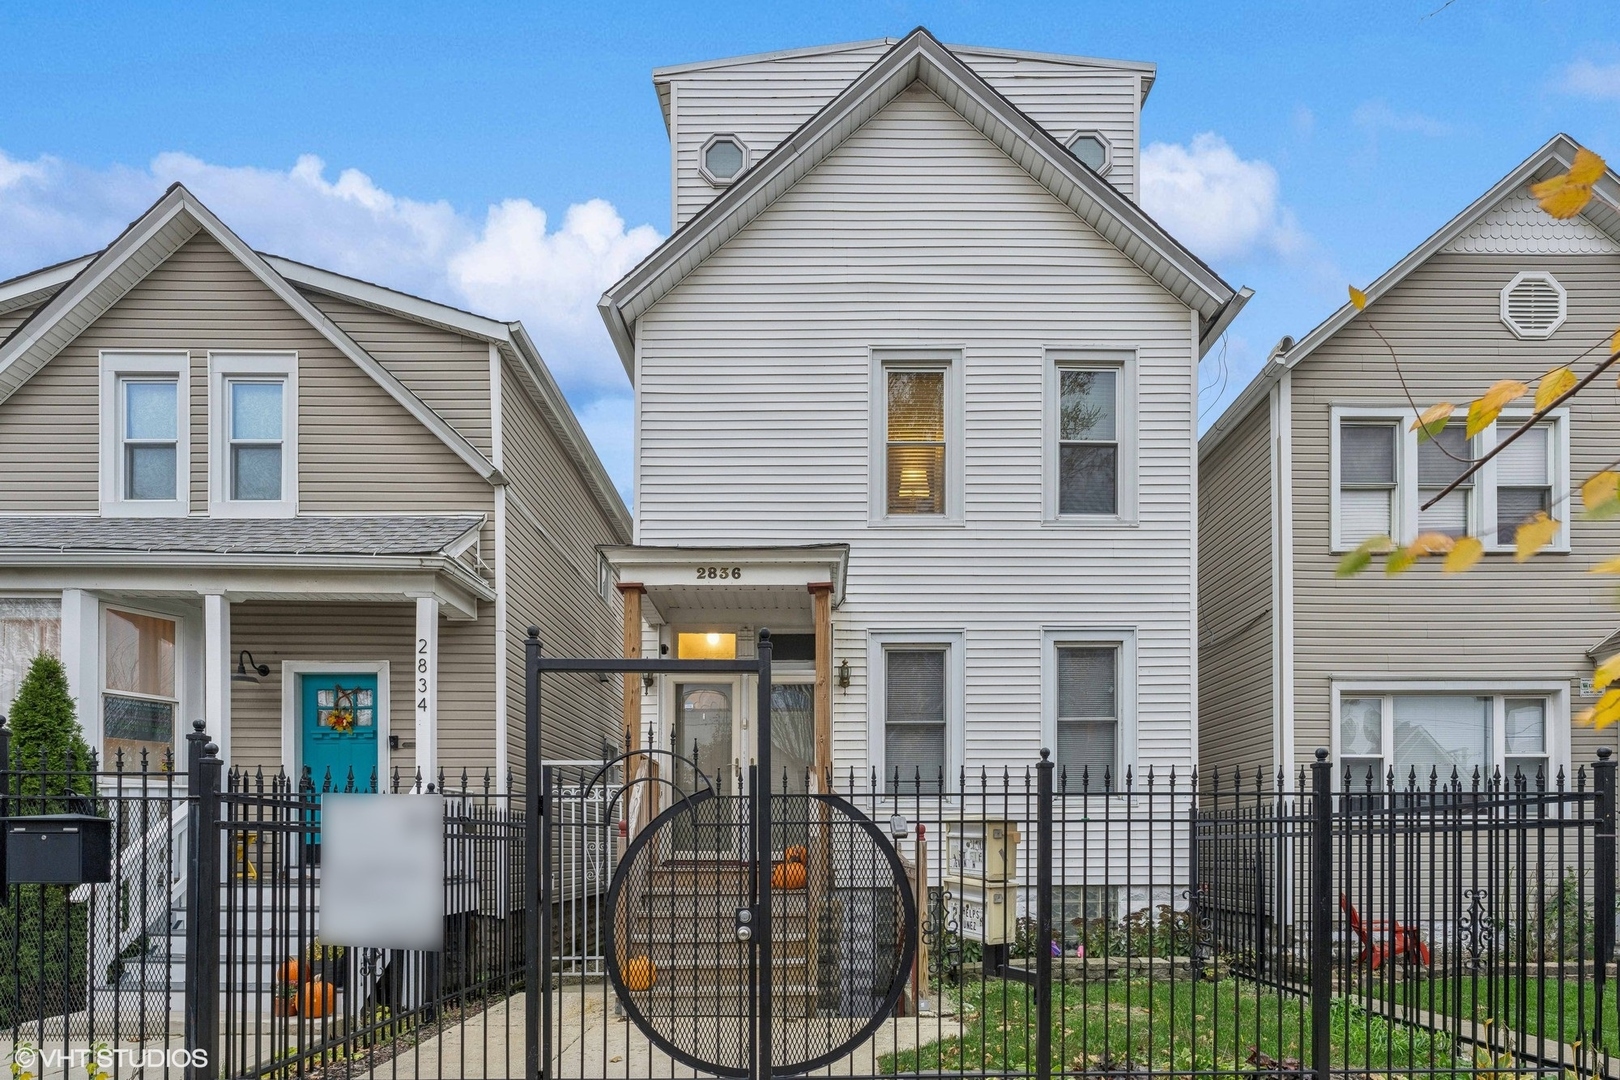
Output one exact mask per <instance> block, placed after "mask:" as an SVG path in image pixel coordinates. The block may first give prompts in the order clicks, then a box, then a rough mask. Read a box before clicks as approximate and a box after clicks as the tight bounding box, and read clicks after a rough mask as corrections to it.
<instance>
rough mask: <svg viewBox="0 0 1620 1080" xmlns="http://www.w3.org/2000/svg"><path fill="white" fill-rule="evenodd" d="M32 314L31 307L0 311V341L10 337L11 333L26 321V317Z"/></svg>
mask: <svg viewBox="0 0 1620 1080" xmlns="http://www.w3.org/2000/svg"><path fill="white" fill-rule="evenodd" d="M33 313H34V309H33V308H31V307H25V308H17V309H16V310H15V311H0V341H4V340H6V338H8V337H10V336H11V332H12V331H13V330H15V329H17V327H19V326H21V325H22V324H23V323H25V322H27V321H28V316H30V315H32V314H33Z"/></svg>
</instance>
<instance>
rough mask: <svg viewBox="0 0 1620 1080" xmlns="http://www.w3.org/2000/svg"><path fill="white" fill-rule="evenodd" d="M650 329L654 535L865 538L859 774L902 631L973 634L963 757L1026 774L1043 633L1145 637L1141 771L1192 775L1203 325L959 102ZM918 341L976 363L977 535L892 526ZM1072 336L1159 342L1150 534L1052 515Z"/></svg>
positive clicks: (814, 186) (862, 161)
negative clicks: (872, 657)
mask: <svg viewBox="0 0 1620 1080" xmlns="http://www.w3.org/2000/svg"><path fill="white" fill-rule="evenodd" d="M638 333H639V339H638V345H639V355H640V366H639V372H640V377H639V381H638V417H637V423H638V432H639V448H640V461H639V475H638V490H637V504H638V505H637V515H638V529H639V531H638V540H639V542H641V543H643V544H654V545H673V544H688V545H701V544H739V545H749V544H814V543H842V542H849V543H851V545H852V551H851V555H850V561H849V581H848V587H847V594H846V598H845V600H844V603H843V605H842V607H841V608H840V609H839V610H838V611H837V612H836V613H835V616H834V622H835V648H836V650H837V652H836V655H837V656H838V659H839V660H840V662H841V661H843V660H844V659H846V658H847V659H848V660H849V663H850V667H851V676H852V683H851V685H850V687H849V688H848V689H847V690H844V689H840V690H838V691H836V692H835V694H834V711H835V722H834V744H835V745H834V758H835V761H836V762H837V764H838V767H839V768H840V769H842V768H844V767H846V766H853V767H855V768H856V769H858V770H859V769H863V768H864V767H865V762H866V761H867V738H868V726H867V717H866V711H867V684H868V678H867V673H866V670H865V668H866V655H867V653H866V641H867V634H868V632H870V631H877V630H889V629H892V630H929V631H933V630H937V631H941V632H946V631H953V630H954V631H960V632H962V633H963V635H964V639H963V640H964V642H965V661H966V688H965V719H966V730H965V733H964V740H965V741H964V746H965V759H966V761H967V762H968V764H969V765H971V766H977V765H979V764H987V765H993V766H999V765H1000V764H1001V763H1004V762H1005V763H1008V764H1018V765H1020V766H1021V765H1022V764H1023V763H1027V762H1029V761H1031V760H1034V757H1035V754H1036V751H1037V749H1038V747H1039V745H1040V739H1041V734H1040V732H1041V724H1040V722H1039V721H1040V714H1041V630H1042V627H1054V628H1056V627H1097V628H1120V627H1127V628H1132V629H1134V630H1135V632H1136V634H1137V652H1138V673H1137V674H1138V680H1137V681H1138V722H1139V732H1138V739H1139V753H1138V760H1139V761H1140V762H1142V763H1147V762H1154V763H1157V764H1159V765H1168V764H1171V763H1178V764H1180V765H1182V766H1183V767H1185V765H1187V764H1189V763H1190V762H1191V761H1192V758H1193V747H1192V746H1191V738H1190V733H1191V713H1192V709H1193V704H1194V703H1193V695H1192V688H1191V679H1192V670H1191V669H1192V648H1193V641H1192V626H1191V620H1192V603H1191V595H1190V594H1191V588H1192V505H1191V503H1192V488H1191V479H1192V456H1193V408H1194V401H1195V393H1194V381H1193V372H1194V358H1193V355H1192V341H1191V336H1192V332H1191V319H1190V314H1189V312H1188V309H1187V308H1186V307H1185V306H1184V305H1182V304H1180V303H1179V302H1177V301H1176V300H1174V299H1173V298H1172V297H1170V296H1169V295H1168V294H1166V293H1165V292H1164V291H1163V290H1162V289H1160V288H1159V287H1158V286H1157V285H1156V284H1154V283H1153V281H1152V279H1150V278H1149V277H1148V276H1147V275H1146V274H1144V273H1142V271H1141V270H1140V269H1139V268H1138V267H1136V266H1135V265H1133V264H1131V263H1130V262H1129V261H1128V260H1126V259H1125V258H1124V257H1123V256H1122V255H1121V254H1120V253H1119V251H1118V250H1117V249H1116V248H1114V247H1113V246H1112V245H1110V244H1108V243H1107V242H1106V241H1105V240H1103V239H1102V238H1101V237H1099V236H1098V235H1097V234H1096V233H1095V232H1093V231H1092V230H1091V229H1090V228H1089V227H1087V226H1086V225H1085V224H1084V223H1083V222H1081V221H1080V220H1079V219H1078V218H1077V217H1076V216H1075V215H1074V214H1073V213H1071V212H1070V211H1069V210H1068V209H1067V208H1066V207H1064V206H1063V205H1062V204H1061V203H1059V202H1058V201H1057V200H1055V199H1054V198H1052V196H1051V195H1050V193H1048V192H1047V191H1046V190H1045V189H1044V188H1042V187H1040V186H1039V185H1037V184H1036V183H1035V181H1033V180H1032V179H1031V178H1030V177H1029V175H1028V174H1026V173H1025V172H1024V171H1023V170H1021V169H1020V168H1018V166H1017V165H1016V164H1014V163H1013V162H1012V161H1010V160H1009V159H1008V158H1007V157H1005V156H1004V155H1003V154H1002V153H1001V152H1000V151H999V150H997V149H996V148H995V147H994V146H993V145H992V144H991V143H990V142H988V141H987V140H985V139H984V138H983V137H982V136H981V135H980V134H979V133H978V131H977V130H976V129H974V128H972V127H971V126H969V125H968V124H967V123H965V122H964V121H963V120H962V119H961V118H960V117H959V116H957V114H956V113H954V112H953V111H952V110H951V109H950V108H949V107H947V106H946V105H945V104H944V103H943V102H941V101H940V100H939V99H938V98H937V97H935V96H933V95H932V94H930V93H929V92H927V91H926V90H924V89H921V88H919V87H914V88H913V89H911V90H909V91H907V92H906V93H904V94H902V95H901V96H900V97H899V98H897V99H896V100H895V101H894V102H893V103H891V104H890V105H889V106H888V107H887V108H885V109H884V110H883V111H881V112H880V113H879V114H878V115H877V116H875V117H874V118H873V119H872V120H871V121H870V122H869V123H868V124H866V125H865V126H864V127H863V128H862V129H860V130H859V131H857V132H856V133H855V134H854V135H852V136H851V137H850V138H849V139H848V140H847V141H846V142H845V143H844V144H843V145H842V146H841V147H839V148H838V149H837V150H836V151H834V152H833V153H832V154H831V155H830V156H829V157H828V158H827V160H826V161H825V162H823V163H822V164H821V165H820V166H819V167H818V168H817V169H816V170H814V171H813V172H812V173H810V175H809V176H807V177H806V178H805V179H804V180H802V181H801V182H800V183H799V184H797V185H796V186H795V187H794V188H792V189H791V190H789V191H788V192H786V193H785V194H783V195H782V197H781V198H780V199H778V200H777V202H776V203H775V204H773V205H772V207H771V208H770V209H768V210H767V211H765V213H763V214H762V215H761V216H760V217H759V218H758V219H757V220H755V221H754V222H753V223H752V224H751V225H749V226H748V227H747V228H746V229H744V230H743V231H742V232H741V233H739V234H738V235H737V236H736V237H735V238H733V239H732V240H730V241H729V242H728V243H727V244H726V245H725V246H724V247H722V248H721V249H720V250H719V251H718V252H717V253H716V254H715V255H714V256H713V257H711V258H710V259H709V260H708V261H707V262H706V263H705V264H704V265H703V266H701V267H699V268H698V269H697V270H696V271H694V272H693V273H692V274H691V276H689V277H688V278H687V279H686V280H685V281H684V282H683V283H682V284H681V285H680V286H679V287H678V288H676V289H675V290H674V291H673V292H672V293H671V294H670V295H669V296H668V297H667V298H665V299H664V300H663V301H662V302H661V303H660V304H659V305H658V306H657V307H655V308H654V309H653V310H652V311H651V312H649V313H648V314H647V315H646V316H645V317H644V318H643V319H642V320H641V323H640V326H639V330H638ZM908 345H909V346H931V347H936V348H949V349H960V350H961V351H962V356H963V358H964V359H963V363H964V376H965V378H964V394H963V398H964V401H965V411H964V417H963V427H964V434H965V450H964V454H965V468H966V471H965V479H964V485H963V488H962V494H963V495H964V496H965V507H964V514H963V519H964V523H963V524H962V525H940V526H936V525H925V526H920V527H919V526H910V525H899V526H896V525H870V524H869V502H868V457H867V455H868V449H869V447H868V442H869V424H870V419H869V417H870V414H869V401H868V389H869V382H870V379H871V352H870V350H871V349H872V348H874V347H877V346H908ZM1063 346H1071V347H1082V346H1083V347H1093V348H1112V349H1131V350H1136V355H1137V357H1138V367H1139V378H1138V382H1139V407H1138V410H1137V413H1138V424H1139V428H1140V433H1139V445H1140V470H1139V471H1140V496H1139V505H1140V524H1139V525H1136V526H1134V527H1132V526H1119V525H1112V526H1074V525H1069V524H1064V525H1051V524H1047V523H1046V522H1045V521H1044V516H1043V509H1042V508H1043V502H1042V491H1043V488H1042V485H1043V454H1044V438H1045V436H1044V432H1043V419H1042V400H1043V398H1042V395H1043V375H1044V371H1045V364H1046V363H1047V359H1046V350H1047V349H1048V348H1052V347H1063Z"/></svg>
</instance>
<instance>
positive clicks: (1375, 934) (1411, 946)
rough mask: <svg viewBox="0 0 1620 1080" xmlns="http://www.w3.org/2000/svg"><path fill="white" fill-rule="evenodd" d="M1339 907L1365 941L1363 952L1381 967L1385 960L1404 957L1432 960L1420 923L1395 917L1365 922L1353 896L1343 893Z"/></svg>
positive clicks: (1366, 957) (1426, 961)
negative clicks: (1354, 902) (1353, 901)
mask: <svg viewBox="0 0 1620 1080" xmlns="http://www.w3.org/2000/svg"><path fill="white" fill-rule="evenodd" d="M1339 910H1340V911H1342V912H1344V913H1345V914H1347V915H1349V916H1350V932H1351V933H1352V934H1354V935H1356V937H1357V938H1358V939H1359V940H1360V941H1361V956H1360V957H1359V958H1358V959H1361V960H1366V961H1368V962H1369V963H1370V964H1371V966H1372V969H1373V970H1374V971H1377V970H1378V969H1379V968H1381V967H1383V966H1384V961H1385V960H1394V959H1397V958H1403V959H1405V960H1408V961H1411V962H1413V963H1421V964H1423V965H1424V966H1425V967H1427V966H1428V964H1429V946H1428V944H1427V943H1425V942H1424V940H1423V938H1422V936H1421V935H1419V933H1418V930H1417V927H1415V926H1407V925H1405V924H1404V923H1398V922H1395V921H1394V920H1393V919H1374V920H1373V921H1372V922H1365V923H1364V922H1362V921H1361V913H1360V912H1358V911H1356V907H1355V905H1354V904H1352V903H1351V902H1350V897H1348V896H1346V895H1345V894H1344V893H1340V894H1339Z"/></svg>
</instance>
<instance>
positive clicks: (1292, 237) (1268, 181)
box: [1142, 131, 1304, 259]
mask: <svg viewBox="0 0 1620 1080" xmlns="http://www.w3.org/2000/svg"><path fill="white" fill-rule="evenodd" d="M1279 191H1280V184H1279V182H1278V179H1277V170H1276V169H1274V168H1272V167H1271V166H1270V165H1269V164H1267V163H1266V162H1264V161H1255V160H1245V159H1243V158H1241V157H1239V156H1238V154H1237V152H1236V151H1235V150H1233V149H1232V148H1231V146H1229V145H1227V142H1226V140H1225V139H1223V138H1221V137H1220V136H1219V135H1217V134H1215V133H1214V132H1212V131H1206V132H1204V133H1203V134H1201V135H1197V136H1194V138H1193V140H1192V143H1191V144H1190V145H1188V146H1182V145H1180V144H1179V143H1152V144H1150V145H1149V146H1148V148H1147V149H1146V150H1144V151H1142V205H1143V207H1144V208H1146V210H1147V212H1148V213H1150V214H1152V215H1153V217H1154V218H1155V219H1156V220H1157V221H1158V222H1159V223H1160V224H1161V225H1163V226H1164V227H1165V228H1167V229H1169V230H1170V233H1171V234H1172V235H1173V236H1175V237H1176V239H1178V240H1180V241H1181V242H1182V243H1184V244H1186V245H1187V246H1188V247H1189V248H1191V249H1192V250H1193V252H1194V253H1196V254H1197V255H1199V256H1200V257H1201V258H1205V259H1227V258H1236V257H1240V256H1245V255H1249V254H1252V253H1254V252H1257V251H1271V252H1274V253H1276V254H1281V255H1290V254H1293V253H1294V252H1296V251H1297V250H1299V248H1300V247H1301V245H1302V244H1303V242H1304V237H1303V235H1302V234H1301V233H1300V230H1299V227H1298V226H1297V225H1296V224H1295V222H1294V218H1293V214H1292V213H1291V212H1290V211H1289V210H1288V208H1287V207H1285V206H1283V205H1282V204H1281V202H1280V200H1279Z"/></svg>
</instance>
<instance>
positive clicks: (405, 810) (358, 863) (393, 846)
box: [320, 793, 444, 952]
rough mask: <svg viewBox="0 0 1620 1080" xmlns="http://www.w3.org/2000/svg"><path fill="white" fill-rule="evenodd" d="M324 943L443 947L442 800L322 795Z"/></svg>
mask: <svg viewBox="0 0 1620 1080" xmlns="http://www.w3.org/2000/svg"><path fill="white" fill-rule="evenodd" d="M320 933H321V942H322V944H325V945H352V946H356V947H359V948H370V949H421V950H424V951H428V952H438V951H439V950H441V949H443V948H444V796H442V795H354V794H336V793H329V794H326V795H323V796H321V922H320Z"/></svg>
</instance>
